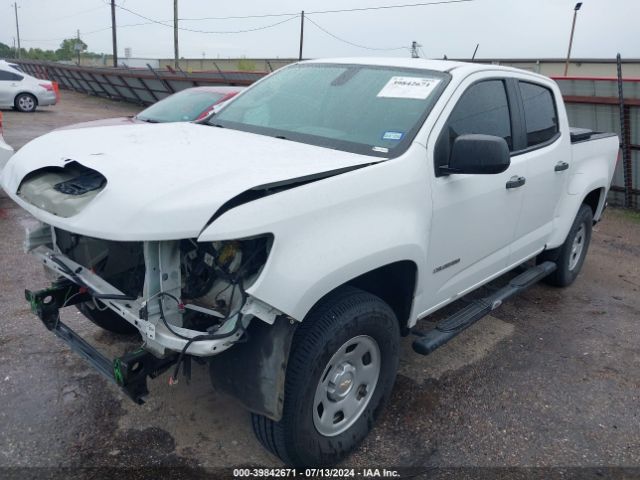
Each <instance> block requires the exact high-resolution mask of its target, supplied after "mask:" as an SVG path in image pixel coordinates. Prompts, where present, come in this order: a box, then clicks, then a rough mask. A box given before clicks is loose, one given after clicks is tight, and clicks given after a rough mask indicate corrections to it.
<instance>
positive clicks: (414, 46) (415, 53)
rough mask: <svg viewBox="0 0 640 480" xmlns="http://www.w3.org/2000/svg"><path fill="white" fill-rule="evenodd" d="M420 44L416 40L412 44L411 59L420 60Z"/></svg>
mask: <svg viewBox="0 0 640 480" xmlns="http://www.w3.org/2000/svg"><path fill="white" fill-rule="evenodd" d="M421 46H422V45H420V44H419V43H418V42H416V41H415V40H414V41H413V42H411V58H420V54H419V53H418V49H419V48H420V47H421Z"/></svg>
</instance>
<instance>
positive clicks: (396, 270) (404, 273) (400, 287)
mask: <svg viewBox="0 0 640 480" xmlns="http://www.w3.org/2000/svg"><path fill="white" fill-rule="evenodd" d="M417 279H418V266H417V265H416V264H415V262H413V261H412V260H401V261H398V262H393V263H390V264H387V265H383V266H381V267H378V268H375V269H373V270H371V271H369V272H366V273H364V274H362V275H359V276H357V277H356V278H353V279H352V280H349V281H348V282H346V283H345V284H343V285H340V286H339V287H337V288H341V287H344V286H345V285H350V286H353V287H356V288H359V289H360V290H364V291H365V292H367V293H370V294H372V295H375V296H377V297H379V298H380V299H382V300H383V301H384V302H386V303H387V304H388V305H389V306H390V307H391V309H392V310H393V312H394V313H395V314H396V318H397V319H398V322H399V324H400V332H401V333H402V334H403V335H407V334H408V333H409V329H408V327H407V324H408V322H409V320H410V316H411V307H412V306H413V298H414V295H415V290H416V283H417ZM337 288H336V289H337ZM323 298H324V297H323Z"/></svg>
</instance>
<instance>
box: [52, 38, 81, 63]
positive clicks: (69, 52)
mask: <svg viewBox="0 0 640 480" xmlns="http://www.w3.org/2000/svg"><path fill="white" fill-rule="evenodd" d="M76 45H80V51H81V52H84V51H85V50H86V49H87V44H86V43H84V42H83V41H82V40H80V39H78V38H65V39H64V40H63V41H62V43H61V44H60V48H59V49H57V50H56V58H57V59H58V60H73V59H74V58H76V55H77V54H78V51H77V50H76Z"/></svg>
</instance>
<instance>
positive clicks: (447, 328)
mask: <svg viewBox="0 0 640 480" xmlns="http://www.w3.org/2000/svg"><path fill="white" fill-rule="evenodd" d="M555 269H556V264H555V263H554V262H544V263H541V264H540V265H536V266H535V267H531V268H530V269H528V270H526V271H525V272H523V273H521V274H520V275H518V276H517V277H514V278H512V279H511V280H510V281H509V284H508V285H506V286H505V287H503V288H501V289H500V290H498V291H496V292H494V293H493V294H491V295H489V296H487V297H484V298H481V299H479V300H475V301H473V302H472V303H470V304H469V305H467V306H466V307H465V308H463V309H462V310H459V311H457V312H456V313H454V314H453V315H451V316H450V317H448V318H446V319H444V320H442V321H440V322H438V324H437V325H436V326H435V328H434V329H433V330H430V331H428V332H420V331H415V330H414V331H413V332H412V333H413V334H414V335H417V336H419V337H420V338H419V339H417V340H416V341H414V342H413V350H414V351H415V352H416V353H419V354H420V355H429V354H430V353H431V352H433V351H434V350H435V349H436V348H438V347H441V346H442V345H444V344H445V343H447V342H448V341H449V340H451V339H452V338H453V337H455V336H456V335H458V334H459V333H460V332H462V331H463V330H465V329H466V328H468V327H470V326H471V325H473V324H474V323H476V322H477V321H478V320H480V319H481V318H482V317H484V316H485V315H488V314H489V313H490V312H491V311H493V310H495V309H496V308H498V307H499V306H500V305H502V302H504V301H505V300H507V299H508V298H510V297H513V296H514V295H516V294H518V293H520V292H522V291H524V290H526V289H527V288H529V287H530V286H531V285H533V284H535V283H538V282H539V281H540V280H542V279H543V278H544V277H546V276H547V275H549V274H551V273H553V271H554V270H555Z"/></svg>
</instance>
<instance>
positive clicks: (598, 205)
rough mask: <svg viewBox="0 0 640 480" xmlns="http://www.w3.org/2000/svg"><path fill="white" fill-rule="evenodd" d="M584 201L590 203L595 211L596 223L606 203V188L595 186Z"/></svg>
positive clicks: (594, 218) (586, 203)
mask: <svg viewBox="0 0 640 480" xmlns="http://www.w3.org/2000/svg"><path fill="white" fill-rule="evenodd" d="M582 203H583V204H585V205H588V206H589V207H590V208H591V212H592V213H593V221H594V223H596V222H597V221H598V220H599V219H600V216H601V215H602V210H603V209H604V203H605V189H604V188H603V187H599V188H595V189H593V190H591V191H590V192H589V193H587V194H586V195H585V197H584V199H583V200H582Z"/></svg>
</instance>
